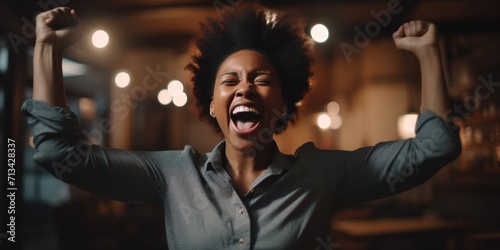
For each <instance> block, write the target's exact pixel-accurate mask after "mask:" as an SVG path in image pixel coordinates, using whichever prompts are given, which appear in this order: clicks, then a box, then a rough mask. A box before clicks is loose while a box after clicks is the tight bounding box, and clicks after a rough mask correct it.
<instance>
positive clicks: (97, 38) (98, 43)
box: [92, 30, 109, 49]
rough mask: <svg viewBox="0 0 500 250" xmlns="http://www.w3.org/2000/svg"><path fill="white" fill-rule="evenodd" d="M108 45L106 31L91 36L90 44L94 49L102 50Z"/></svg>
mask: <svg viewBox="0 0 500 250" xmlns="http://www.w3.org/2000/svg"><path fill="white" fill-rule="evenodd" d="M108 43H109V35H108V33H106V31H104V30H97V31H96V32H94V34H93V35H92V44H93V45H94V46H95V47H96V48H99V49H101V48H104V47H106V45H108Z"/></svg>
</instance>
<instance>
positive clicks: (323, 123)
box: [316, 101, 342, 130]
mask: <svg viewBox="0 0 500 250" xmlns="http://www.w3.org/2000/svg"><path fill="white" fill-rule="evenodd" d="M325 109H326V112H321V113H319V114H318V116H317V119H316V124H317V125H318V127H319V128H320V129H322V130H328V129H333V130H335V129H339V128H340V127H341V126H342V117H340V115H339V112H340V105H339V104H338V103H337V102H333V101H332V102H330V103H328V104H327V105H326V107H325Z"/></svg>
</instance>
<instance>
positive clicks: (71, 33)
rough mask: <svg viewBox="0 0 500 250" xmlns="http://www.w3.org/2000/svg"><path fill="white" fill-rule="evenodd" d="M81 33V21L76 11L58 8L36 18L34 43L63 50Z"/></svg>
mask: <svg viewBox="0 0 500 250" xmlns="http://www.w3.org/2000/svg"><path fill="white" fill-rule="evenodd" d="M82 33H83V21H82V19H80V17H78V15H77V14H76V11H75V10H73V9H70V8H68V7H58V8H55V9H52V10H49V11H46V12H42V13H40V14H38V15H37V17H36V42H37V43H39V44H49V45H53V46H55V47H56V48H58V49H60V50H64V49H66V48H67V47H69V46H70V45H72V44H73V43H75V42H76V41H77V40H78V39H79V38H80V36H81V35H82Z"/></svg>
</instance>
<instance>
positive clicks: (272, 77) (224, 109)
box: [210, 50, 284, 150]
mask: <svg viewBox="0 0 500 250" xmlns="http://www.w3.org/2000/svg"><path fill="white" fill-rule="evenodd" d="M210 112H211V113H213V114H215V118H216V119H217V122H218V124H219V126H220V128H221V130H222V133H223V134H224V137H225V139H226V142H227V143H229V144H230V145H231V146H232V147H234V148H235V149H237V150H245V149H249V148H251V147H253V148H256V149H259V147H262V146H263V145H264V144H266V143H269V142H270V141H272V136H273V132H272V131H273V129H274V126H275V124H276V121H277V120H278V118H279V114H281V113H283V112H284V101H283V97H282V94H281V83H280V80H279V77H278V73H277V72H276V69H275V68H274V65H273V64H272V63H271V62H270V61H269V60H268V59H267V58H266V57H265V56H264V55H263V54H261V53H259V52H257V51H254V50H240V51H237V52H235V53H233V54H231V55H230V56H228V57H227V58H226V59H225V60H224V61H223V62H222V64H221V65H220V67H219V70H218V71H217V74H216V79H215V84H214V94H213V100H212V103H211V105H210Z"/></svg>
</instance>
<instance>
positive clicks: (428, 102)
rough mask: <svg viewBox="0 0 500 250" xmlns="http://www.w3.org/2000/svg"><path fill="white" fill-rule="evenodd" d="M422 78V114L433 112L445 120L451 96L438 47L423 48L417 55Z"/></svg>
mask: <svg viewBox="0 0 500 250" xmlns="http://www.w3.org/2000/svg"><path fill="white" fill-rule="evenodd" d="M417 57H418V60H419V62H420V70H421V76H422V106H421V112H422V113H423V112H425V111H428V110H430V111H433V112H434V113H436V114H437V115H438V116H440V117H441V118H443V119H445V120H446V119H447V118H446V117H445V112H446V110H448V109H449V96H448V91H447V88H446V83H445V80H444V73H443V68H442V64H441V54H440V52H439V48H438V47H437V46H431V47H428V48H423V49H421V50H420V51H419V52H418V53H417Z"/></svg>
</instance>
